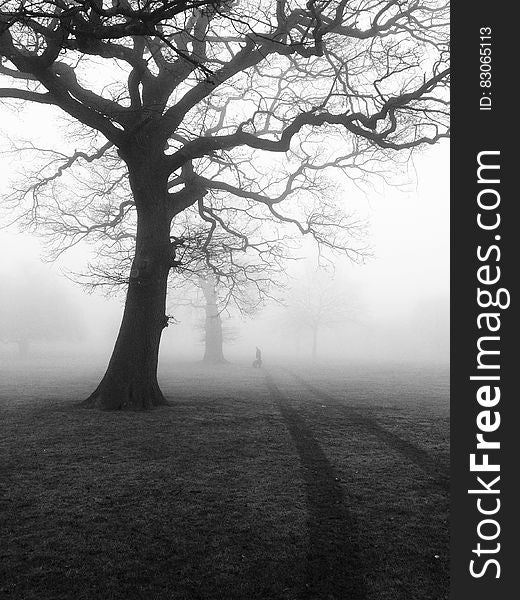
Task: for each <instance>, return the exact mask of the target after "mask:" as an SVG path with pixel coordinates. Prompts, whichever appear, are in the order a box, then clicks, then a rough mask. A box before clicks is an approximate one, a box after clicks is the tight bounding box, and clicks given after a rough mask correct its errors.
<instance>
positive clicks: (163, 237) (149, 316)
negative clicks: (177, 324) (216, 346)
mask: <svg viewBox="0 0 520 600" xmlns="http://www.w3.org/2000/svg"><path fill="white" fill-rule="evenodd" d="M134 188H137V190H136V189H134ZM132 189H133V190H134V197H135V199H136V206H137V215H138V221H137V238H136V251H135V257H134V261H133V263H132V269H131V272H130V279H129V286H128V292H127V296H126V304H125V309H124V313H123V319H122V322H121V327H120V330H119V335H118V337H117V340H116V344H115V347H114V350H113V353H112V357H111V359H110V362H109V365H108V368H107V371H106V373H105V376H104V377H103V379H102V381H101V383H100V384H99V386H98V387H97V389H96V390H95V391H94V392H93V394H92V395H91V396H90V397H89V398H87V399H86V400H85V401H84V402H83V405H84V406H85V407H88V408H93V407H95V408H101V409H105V410H146V409H149V408H152V407H154V406H159V405H162V404H167V402H166V399H165V398H164V396H163V394H162V392H161V390H160V388H159V384H158V382H157V365H158V356H159V343H160V339H161V334H162V331H163V329H164V327H166V326H167V324H168V320H167V317H166V315H165V309H166V288H167V280H168V272H169V269H170V267H171V256H170V253H171V249H170V218H169V216H168V207H167V203H166V201H165V200H162V198H161V190H157V189H155V190H154V181H153V180H150V179H148V182H146V181H145V182H140V185H136V186H132ZM139 194H143V195H148V196H149V197H148V198H144V199H143V198H140V199H138V197H136V196H138V195H139ZM157 196H159V199H157ZM139 200H140V202H139Z"/></svg>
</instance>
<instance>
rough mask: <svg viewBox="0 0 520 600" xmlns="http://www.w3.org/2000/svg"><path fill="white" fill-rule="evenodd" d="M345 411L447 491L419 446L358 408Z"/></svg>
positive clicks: (324, 396)
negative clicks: (386, 427) (389, 429)
mask: <svg viewBox="0 0 520 600" xmlns="http://www.w3.org/2000/svg"><path fill="white" fill-rule="evenodd" d="M285 370H286V371H287V372H288V373H290V374H291V375H292V377H294V379H296V381H298V382H299V383H301V384H302V385H303V386H304V387H305V388H307V389H308V390H309V391H310V392H312V393H313V394H314V395H315V396H316V397H317V398H319V399H320V400H322V401H324V402H329V403H332V404H334V405H338V399H337V398H334V397H333V396H331V395H330V394H328V393H327V392H325V391H323V390H320V389H319V388H317V387H316V386H314V385H313V384H312V383H309V382H308V381H306V380H305V379H303V378H302V377H300V376H299V375H298V374H297V373H295V372H294V371H292V370H290V369H285ZM342 408H344V410H345V411H348V415H349V419H350V422H351V423H353V424H355V425H358V426H359V427H362V428H363V429H364V430H365V431H366V432H368V433H370V434H371V435H373V436H374V437H376V438H377V439H379V440H380V441H382V442H383V443H385V444H386V445H388V446H390V448H392V449H393V450H395V451H397V452H399V453H400V454H401V455H402V456H404V457H405V458H406V459H408V460H409V461H410V462H413V463H414V464H415V465H417V466H418V467H419V468H420V469H421V470H422V471H424V472H425V473H426V474H427V475H428V476H429V477H430V478H431V480H432V483H433V484H435V485H436V486H438V487H439V488H441V489H442V490H444V491H448V490H449V488H450V481H449V477H448V476H447V475H446V474H445V473H442V470H441V468H440V465H439V464H438V461H436V460H435V459H434V458H433V457H432V456H430V454H428V452H426V450H424V449H423V448H419V446H416V445H415V444H412V442H409V441H408V440H405V439H403V438H401V437H399V436H398V435H396V434H395V433H392V432H391V431H388V429H385V428H384V427H382V426H381V425H379V423H377V421H376V420H375V419H373V418H371V417H367V416H366V415H363V414H362V413H361V412H359V411H358V410H355V409H354V408H352V407H349V406H345V405H343V406H342Z"/></svg>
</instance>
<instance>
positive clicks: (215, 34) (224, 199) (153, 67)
mask: <svg viewBox="0 0 520 600" xmlns="http://www.w3.org/2000/svg"><path fill="white" fill-rule="evenodd" d="M448 16H449V13H448V5H447V4H446V3H445V2H444V1H443V0H401V1H399V2H396V1H395V0H360V1H359V2H355V3H352V2H346V1H345V0H332V1H329V0H309V1H302V2H298V1H295V2H293V1H284V0H281V1H277V2H271V1H264V0H251V1H249V2H235V1H232V0H220V1H218V0H214V1H212V2H207V1H206V2H204V1H198V0H197V1H195V0H193V1H185V2H179V1H178V0H147V1H146V2H144V3H143V2H141V1H139V0H122V1H120V2H111V3H110V2H103V1H102V0H27V1H22V2H20V0H5V1H4V2H3V3H2V5H1V7H0V60H1V63H0V75H1V77H2V78H3V80H5V82H6V85H5V87H2V88H0V98H1V99H4V100H7V101H9V102H28V103H38V104H44V105H52V106H55V107H58V108H59V109H61V110H62V111H63V112H64V113H66V114H67V115H69V116H70V117H71V118H72V119H73V120H74V121H75V122H76V124H77V125H76V126H75V127H72V128H71V131H72V140H73V141H71V146H72V148H71V152H70V153H69V154H67V152H63V151H61V150H60V151H56V152H54V153H49V149H48V148H38V147H36V145H33V146H32V147H31V146H26V147H24V148H21V149H20V151H23V152H25V153H26V157H31V159H34V157H35V156H36V155H37V154H38V152H39V150H42V151H43V154H44V156H46V157H50V160H46V164H44V165H41V164H37V163H36V162H34V163H33V164H35V165H36V169H35V172H34V174H33V176H32V178H30V179H31V180H30V182H29V183H28V185H25V186H22V187H23V189H20V190H16V191H17V193H15V194H14V195H13V197H12V200H13V203H16V202H17V203H19V204H20V206H21V207H22V214H23V216H24V217H25V220H26V223H27V225H28V226H31V227H37V228H38V229H40V230H42V228H43V231H44V232H46V234H48V235H49V236H50V238H52V239H53V240H54V243H55V244H56V246H57V248H58V252H59V251H61V249H63V248H64V247H68V246H70V245H71V244H75V243H77V242H79V240H81V239H83V238H88V237H90V238H92V239H94V240H96V239H99V238H102V237H103V235H104V233H105V232H106V231H107V230H109V229H111V228H117V226H118V224H119V223H121V222H122V221H123V220H124V219H126V217H127V215H128V213H129V212H130V211H132V210H133V211H134V218H135V219H136V225H137V229H136V242H135V248H133V249H132V254H133V257H132V268H131V270H130V275H129V277H128V281H129V284H128V292H127V297H126V305H125V309H124V314H123V319H122V323H121V328H120V331H119V335H118V338H117V340H116V344H115V347H114V351H113V354H112V357H111V359H110V362H109V365H108V368H107V371H106V373H105V375H104V377H103V379H102V381H101V382H100V384H99V386H98V387H97V388H96V390H95V391H94V392H93V394H92V395H91V396H90V398H89V399H88V400H87V401H86V405H88V406H97V407H101V408H105V409H143V408H149V407H152V406H155V405H160V404H164V403H165V398H164V397H163V394H162V392H161V390H160V388H159V385H158V382H157V363H158V353H159V343H160V338H161V334H162V331H163V328H164V327H165V326H166V325H167V322H168V319H167V318H166V315H165V306H166V292H167V280H168V274H169V272H170V269H171V268H172V267H175V268H176V267H177V266H178V258H177V254H176V253H175V255H174V250H175V249H176V246H175V245H176V243H177V242H178V240H177V239H175V237H174V239H173V240H172V227H175V223H176V222H177V221H178V220H182V218H183V217H182V215H183V214H185V213H186V212H192V213H194V214H195V215H198V218H199V219H200V221H201V222H203V224H204V226H205V228H206V229H205V231H206V236H207V239H211V238H212V237H214V236H216V235H218V233H219V232H225V233H226V234H227V235H229V236H231V237H233V238H234V239H235V242H234V244H233V245H232V246H230V247H229V248H228V251H229V252H231V253H236V252H237V251H240V252H244V251H248V252H249V253H255V252H256V253H257V254H259V255H260V256H262V252H263V248H264V247H265V243H266V241H269V240H270V239H271V236H272V232H273V229H274V228H275V224H276V223H284V224H287V225H290V226H292V227H294V228H295V230H297V231H299V232H300V233H301V234H308V235H310V236H314V238H315V239H316V240H317V241H318V242H319V243H320V244H321V245H323V246H328V247H330V248H332V249H337V250H343V251H345V252H347V253H348V252H349V251H352V245H351V239H350V237H349V235H348V233H349V229H348V227H346V222H345V219H343V218H341V210H338V203H337V201H335V199H334V198H333V197H331V198H328V199H327V198H325V197H323V194H322V186H321V174H322V173H324V172H326V171H329V170H331V169H332V170H334V169H335V170H338V171H341V172H344V173H345V174H346V175H347V176H348V177H349V178H350V180H352V179H353V178H354V179H355V178H357V177H359V178H366V177H367V176H370V174H372V173H374V172H376V171H379V170H380V168H381V167H379V166H378V165H381V164H382V163H388V164H389V165H395V163H396V161H397V160H398V157H399V153H402V154H401V155H402V156H403V157H408V154H409V152H410V151H411V150H412V149H414V148H419V147H421V146H424V145H425V144H433V143H435V142H437V141H438V140H440V139H441V138H443V137H446V136H447V135H448V132H447V122H448V103H447V93H446V87H447V83H448V78H449V69H448V67H447V60H448ZM69 127H70V126H69ZM77 144H79V145H80V146H81V149H78V146H77ZM96 165H103V166H104V167H107V166H108V167H109V168H108V169H105V170H104V171H103V173H104V174H101V173H100V172H99V177H97V175H96ZM391 169H392V167H390V168H388V169H387V170H388V171H391ZM382 170H383V171H384V169H382ZM67 172H70V177H69V180H68V181H69V190H70V192H72V193H67V191H66V190H64V189H61V190H60V189H59V188H60V182H62V181H67V175H66V173H67ZM107 173H109V174H110V176H108V175H107ZM91 176H94V177H96V181H97V182H98V183H99V185H98V189H97V190H96V191H95V192H94V193H90V194H89V195H88V198H86V196H85V195H83V194H82V193H81V192H82V187H83V183H84V182H85V180H86V179H90V178H91ZM114 178H119V179H121V180H123V179H125V180H126V182H127V188H128V193H130V194H131V197H132V200H129V198H128V195H125V196H124V197H123V199H122V200H121V202H118V201H117V200H118V197H117V195H116V196H115V197H112V190H113V186H114ZM90 183H91V182H90V181H89V184H90ZM89 189H91V188H89ZM134 209H135V210H134ZM237 213H241V214H242V215H246V216H247V217H248V220H249V222H250V223H256V224H257V225H258V227H257V228H256V230H253V229H250V230H249V232H248V233H245V232H244V231H243V230H242V229H241V228H235V227H233V226H230V222H233V219H234V218H235V217H234V216H235V215H236V214H237ZM21 216H22V215H19V217H18V218H20V217H21ZM251 236H252V237H251Z"/></svg>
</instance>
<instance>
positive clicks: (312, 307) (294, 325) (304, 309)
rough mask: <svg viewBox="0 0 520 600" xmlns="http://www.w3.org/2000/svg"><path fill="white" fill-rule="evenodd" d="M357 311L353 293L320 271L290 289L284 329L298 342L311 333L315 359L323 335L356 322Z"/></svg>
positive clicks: (286, 302)
mask: <svg viewBox="0 0 520 600" xmlns="http://www.w3.org/2000/svg"><path fill="white" fill-rule="evenodd" d="M358 311H359V306H358V303H357V300H356V298H355V294H354V293H353V292H352V290H350V289H348V287H346V286H345V285H341V284H340V283H339V282H338V281H337V280H336V279H334V278H333V277H332V276H331V275H329V274H328V273H327V272H326V271H324V270H323V269H319V268H318V269H313V270H312V271H310V272H308V273H307V274H306V275H305V276H304V277H303V278H301V279H299V280H298V281H297V282H296V283H295V284H293V285H292V286H291V288H290V290H289V292H288V294H287V297H286V299H285V310H284V312H283V318H282V319H281V320H282V325H281V326H282V327H283V328H284V329H285V330H286V331H288V332H289V333H290V334H291V335H293V336H296V338H297V339H300V338H301V336H302V334H304V335H309V334H310V341H311V357H312V360H316V359H317V357H318V338H319V334H320V332H322V331H323V330H325V329H332V328H334V327H338V326H341V325H344V324H345V323H348V322H351V321H354V320H356V318H357V316H358Z"/></svg>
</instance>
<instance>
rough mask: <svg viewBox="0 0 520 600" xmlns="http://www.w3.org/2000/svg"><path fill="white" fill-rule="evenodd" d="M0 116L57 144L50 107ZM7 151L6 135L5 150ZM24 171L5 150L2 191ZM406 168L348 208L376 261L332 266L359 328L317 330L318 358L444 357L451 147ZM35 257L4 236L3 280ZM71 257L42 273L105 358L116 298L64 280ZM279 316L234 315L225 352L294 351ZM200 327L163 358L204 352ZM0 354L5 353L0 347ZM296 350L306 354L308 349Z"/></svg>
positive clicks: (191, 319)
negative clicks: (353, 300)
mask: <svg viewBox="0 0 520 600" xmlns="http://www.w3.org/2000/svg"><path fill="white" fill-rule="evenodd" d="M0 117H1V119H2V122H1V129H2V130H3V131H4V132H5V133H6V134H7V135H9V136H12V137H13V138H14V137H16V138H17V139H20V138H22V139H23V138H27V139H29V138H30V137H31V136H32V135H33V133H34V131H35V130H36V131H38V133H39V136H40V137H41V138H42V139H45V138H47V139H50V140H52V143H53V144H54V143H61V142H62V139H61V136H60V125H61V123H60V122H59V118H58V121H57V120H56V116H55V115H52V113H50V111H49V109H48V107H44V106H42V107H40V106H37V107H31V109H25V110H22V111H18V110H12V111H8V110H5V109H2V111H1V113H0ZM6 147H7V139H6V138H4V141H3V143H2V144H1V148H2V150H5V148H6ZM20 168H21V169H23V162H20V161H19V160H16V157H13V156H12V155H10V154H6V153H5V152H3V153H2V154H1V155H0V177H1V184H0V185H1V191H2V193H5V192H6V191H7V190H8V189H9V186H10V179H12V178H13V177H15V176H16V172H17V171H19V170H20ZM409 171H410V172H409V176H408V179H409V183H408V185H407V186H406V189H405V190H402V189H397V188H394V187H385V188H384V189H380V190H379V191H378V193H373V194H370V195H362V194H359V195H358V197H356V198H355V200H354V201H353V202H352V204H353V206H354V209H355V211H356V213H357V214H359V215H360V216H362V217H364V218H366V219H367V220H368V223H369V228H368V236H369V238H368V239H369V243H370V245H371V247H372V252H373V258H371V259H369V260H367V262H366V264H364V265H353V264H351V263H349V262H348V261H345V260H343V261H338V262H337V263H336V272H337V278H338V281H341V282H342V283H341V285H344V286H346V287H345V293H346V297H347V296H348V294H347V288H349V289H354V290H355V293H356V297H357V298H358V304H360V306H361V310H359V311H358V312H359V315H358V318H357V319H356V322H355V323H353V324H350V325H349V326H346V327H343V328H335V329H336V330H335V331H327V330H324V331H323V332H322V333H321V334H320V347H321V354H322V356H324V357H325V356H333V357H339V359H340V360H341V359H345V360H347V359H348V360H357V359H359V360H368V361H370V360H390V359H395V360H414V359H415V360H417V359H423V360H434V361H440V362H443V361H444V362H445V361H447V360H448V355H447V352H448V326H449V323H448V298H449V146H448V143H447V142H443V143H441V144H439V145H437V146H436V147H433V148H432V147H429V148H427V149H426V150H424V151H422V152H421V153H420V154H418V155H416V156H415V158H414V164H413V165H410V167H409ZM338 201H343V199H341V198H340V199H338ZM350 201H351V200H349V202H350ZM40 255H41V243H40V240H39V239H38V238H37V237H36V236H34V235H28V234H24V233H21V232H17V231H16V229H9V230H7V231H6V230H0V275H1V277H2V279H3V280H4V281H6V280H9V279H10V278H11V279H12V278H13V277H14V274H15V273H16V272H17V271H19V270H20V269H24V265H27V264H28V262H29V263H31V262H34V261H38V260H39V256H40ZM77 259H78V254H77V253H76V254H72V255H65V256H64V257H63V258H62V259H61V260H60V261H59V262H58V263H54V264H47V265H46V266H45V269H46V273H48V274H49V277H51V278H53V280H54V281H55V282H56V284H55V285H56V286H58V287H59V288H60V289H62V290H63V293H64V294H66V295H67V298H69V301H70V302H72V303H73V304H74V306H75V307H76V310H77V314H78V318H79V319H80V320H81V321H83V322H84V325H85V326H84V327H83V331H84V332H85V333H84V336H83V339H82V341H81V342H77V341H76V342H75V348H76V349H78V350H81V349H83V350H86V351H89V352H94V353H95V354H96V355H97V356H99V357H100V360H105V359H106V358H108V356H109V353H110V350H111V347H112V345H113V342H114V340H115V336H116V333H117V328H118V325H119V320H120V315H121V311H122V304H121V303H122V298H121V297H118V298H107V297H104V296H102V295H100V294H87V293H85V291H84V290H83V289H82V288H80V287H79V286H77V285H75V284H73V283H71V282H70V281H69V280H68V279H67V278H66V277H64V275H63V272H65V271H66V270H67V268H69V269H73V268H74V265H75V261H76V260H77ZM295 275H296V276H298V272H296V273H295ZM277 311H278V313H277ZM275 313H277V315H275ZM280 315H281V316H280ZM278 318H283V312H282V313H280V311H279V310H278V309H274V308H270V309H269V308H268V309H266V310H264V311H263V312H261V313H260V314H259V315H258V316H257V318H256V322H248V321H240V320H237V319H234V321H233V327H234V328H238V330H239V334H238V335H236V336H234V337H235V339H234V340H233V342H232V343H231V344H229V349H228V353H229V354H230V356H232V357H239V358H240V357H241V356H244V355H246V354H247V353H248V352H250V348H251V347H253V348H254V346H255V345H258V344H262V345H263V346H264V348H265V349H266V350H265V351H266V352H267V353H268V354H269V352H271V353H272V354H276V353H279V352H281V351H282V350H283V351H284V352H285V353H289V354H291V353H292V354H294V352H295V350H294V346H293V345H291V344H290V343H289V344H287V345H286V346H284V343H282V342H283V341H284V340H280V339H278V337H277V334H276V329H277V327H276V325H275V324H274V325H273V323H275V322H276V319H278ZM198 321H200V317H197V316H194V315H193V314H190V315H187V316H184V318H183V319H181V322H180V324H178V325H176V326H171V327H169V328H168V329H167V330H166V332H165V335H164V339H163V353H164V354H165V355H168V354H171V355H172V356H175V357H179V356H181V355H182V353H183V352H185V353H187V354H189V355H190V356H193V357H196V356H197V355H198V354H200V353H201V347H200V332H199V331H198V330H197V322H198ZM286 341H287V340H285V342H286ZM303 345H304V346H305V345H306V342H305V341H304V343H303ZM307 345H308V344H307ZM2 351H4V352H6V349H5V348H3V349H2V347H1V345H0V353H1V352H2ZM69 351H70V349H69ZM265 351H264V352H265ZM298 352H299V353H301V354H302V356H305V355H306V349H305V348H303V349H299V350H298Z"/></svg>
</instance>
